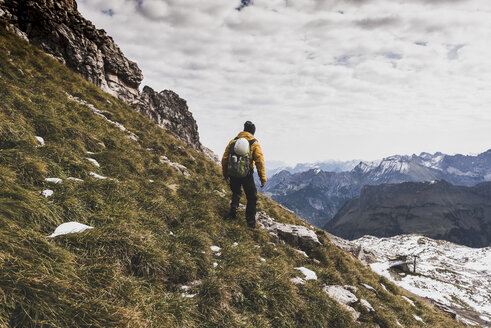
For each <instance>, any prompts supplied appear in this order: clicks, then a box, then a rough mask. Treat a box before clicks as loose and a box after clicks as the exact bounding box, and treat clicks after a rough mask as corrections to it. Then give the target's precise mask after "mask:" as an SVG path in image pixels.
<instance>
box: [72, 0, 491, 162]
mask: <svg viewBox="0 0 491 328" xmlns="http://www.w3.org/2000/svg"><path fill="white" fill-rule="evenodd" d="M77 2H78V5H79V11H80V12H81V13H82V14H83V15H84V16H85V17H86V18H87V19H89V20H91V21H92V22H93V23H94V24H95V25H96V26H97V27H98V28H104V29H105V30H106V31H107V32H108V34H109V35H111V36H112V37H113V38H114V40H115V41H116V42H117V43H118V44H119V46H120V48H121V49H122V50H123V52H124V53H125V55H126V56H127V57H128V58H130V59H131V60H133V61H136V62H137V63H138V65H139V66H140V68H141V69H142V70H143V74H144V76H145V80H144V81H143V83H142V86H143V85H149V86H151V87H152V88H154V89H155V90H157V91H160V90H163V89H171V90H173V91H175V92H177V93H178V94H179V95H180V96H181V97H182V98H184V99H186V100H187V102H188V105H189V107H190V110H191V112H192V113H193V115H194V117H195V119H196V120H197V122H198V126H199V133H200V136H201V141H202V143H203V144H204V145H206V146H208V147H209V148H211V149H212V150H214V151H215V152H216V153H220V154H221V153H222V152H223V150H224V148H225V146H226V144H227V142H228V141H229V139H231V138H232V137H234V136H235V134H236V133H237V132H238V131H239V130H241V128H242V124H243V122H244V121H245V120H251V121H253V122H254V123H255V124H256V127H257V132H256V137H257V139H258V140H259V141H260V143H261V146H262V148H263V151H264V153H265V156H266V159H267V160H283V161H285V162H288V163H295V162H307V161H310V162H312V161H318V160H326V159H341V160H348V159H355V158H356V159H366V160H371V159H377V158H381V157H383V156H388V155H393V154H412V153H419V152H422V151H426V152H436V151H442V152H446V153H465V154H466V153H478V152H482V151H484V150H487V149H489V148H491V90H490V89H491V61H490V58H491V41H490V40H491V1H488V0H407V1H402V0H400V1H397V0H344V1H341V0H254V1H248V0H242V1H240V0H206V1H205V0H77Z"/></svg>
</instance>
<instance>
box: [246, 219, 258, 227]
mask: <svg viewBox="0 0 491 328" xmlns="http://www.w3.org/2000/svg"><path fill="white" fill-rule="evenodd" d="M246 221H247V226H248V227H249V228H251V229H256V219H255V218H253V219H250V218H246Z"/></svg>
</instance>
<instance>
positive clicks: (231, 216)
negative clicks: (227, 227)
mask: <svg viewBox="0 0 491 328" xmlns="http://www.w3.org/2000/svg"><path fill="white" fill-rule="evenodd" d="M228 218H229V219H230V220H235V219H237V210H234V209H231V210H230V212H229V213H228Z"/></svg>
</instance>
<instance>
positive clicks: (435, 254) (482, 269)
mask: <svg viewBox="0 0 491 328" xmlns="http://www.w3.org/2000/svg"><path fill="white" fill-rule="evenodd" d="M354 244H356V245H359V246H362V247H363V249H364V250H365V251H367V252H370V253H372V254H373V255H374V260H375V261H376V262H375V263H372V264H370V267H371V269H372V270H373V271H375V272H376V273H378V274H380V275H382V276H384V277H386V278H388V279H389V280H391V281H392V282H394V283H395V284H396V285H398V286H400V287H402V288H404V289H406V290H408V291H410V292H411V293H413V294H416V295H418V296H419V297H424V298H429V299H431V300H434V301H436V302H439V303H441V304H443V305H445V306H448V307H451V308H454V309H462V308H463V304H467V306H469V309H472V310H473V311H475V312H476V313H478V314H480V315H486V316H491V265H490V263H491V247H486V248H470V247H466V246H462V245H457V244H454V243H451V242H448V241H442V240H433V239H431V238H427V237H423V236H419V235H400V236H395V237H390V238H376V237H371V236H370V237H369V236H365V237H362V238H360V239H358V240H355V241H354ZM394 254H403V255H417V256H419V258H418V260H417V265H416V273H417V275H404V276H402V277H394V276H392V275H391V272H390V263H389V261H388V259H389V257H390V256H391V255H394ZM381 286H382V288H384V289H386V288H385V286H383V285H382V284H381Z"/></svg>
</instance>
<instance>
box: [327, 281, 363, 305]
mask: <svg viewBox="0 0 491 328" xmlns="http://www.w3.org/2000/svg"><path fill="white" fill-rule="evenodd" d="M349 287H352V288H355V290H356V287H354V286H340V285H326V286H324V288H323V289H322V290H323V291H324V292H325V293H327V295H329V297H331V298H333V299H335V300H336V301H337V302H338V303H340V304H343V305H350V304H354V303H356V302H358V298H357V297H356V296H355V294H353V293H352V291H350V290H349V289H352V288H349Z"/></svg>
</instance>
